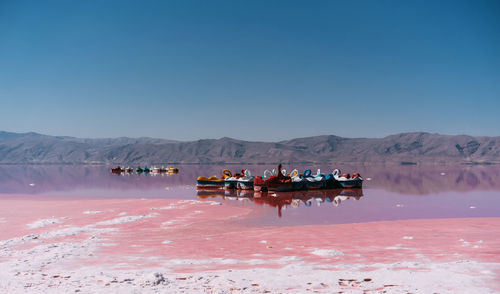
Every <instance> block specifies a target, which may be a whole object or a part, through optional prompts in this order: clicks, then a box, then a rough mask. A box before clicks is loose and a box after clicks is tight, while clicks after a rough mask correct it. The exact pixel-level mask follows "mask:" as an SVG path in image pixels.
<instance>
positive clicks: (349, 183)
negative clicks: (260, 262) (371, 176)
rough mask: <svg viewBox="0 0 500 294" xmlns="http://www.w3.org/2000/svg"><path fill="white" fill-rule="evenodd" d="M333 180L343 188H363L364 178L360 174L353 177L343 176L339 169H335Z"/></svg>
mask: <svg viewBox="0 0 500 294" xmlns="http://www.w3.org/2000/svg"><path fill="white" fill-rule="evenodd" d="M333 178H334V179H335V180H336V181H337V182H338V183H339V184H340V185H341V186H342V188H362V186H363V178H362V177H361V175H360V174H358V173H355V174H353V175H352V176H351V175H349V174H341V172H340V170H339V169H335V170H334V171H333Z"/></svg>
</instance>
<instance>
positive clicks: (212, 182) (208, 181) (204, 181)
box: [196, 169, 232, 188]
mask: <svg viewBox="0 0 500 294" xmlns="http://www.w3.org/2000/svg"><path fill="white" fill-rule="evenodd" d="M231 176H232V175H231V172H230V171H229V170H228V169H225V170H223V171H222V178H218V177H216V176H211V177H198V178H197V179H196V187H197V188H223V187H224V184H225V179H226V178H228V177H231Z"/></svg>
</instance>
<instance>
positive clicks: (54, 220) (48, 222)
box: [27, 218, 62, 229]
mask: <svg viewBox="0 0 500 294" xmlns="http://www.w3.org/2000/svg"><path fill="white" fill-rule="evenodd" d="M61 222H62V218H49V219H40V220H37V221H35V222H33V223H31V224H27V226H28V227H29V228H30V229H38V228H43V227H46V226H50V225H54V224H60V223H61Z"/></svg>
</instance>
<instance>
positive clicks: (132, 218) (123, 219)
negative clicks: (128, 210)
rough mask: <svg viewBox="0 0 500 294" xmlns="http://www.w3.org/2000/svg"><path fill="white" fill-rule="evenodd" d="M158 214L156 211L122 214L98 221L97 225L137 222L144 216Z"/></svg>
mask: <svg viewBox="0 0 500 294" xmlns="http://www.w3.org/2000/svg"><path fill="white" fill-rule="evenodd" d="M157 215H158V214H156V213H151V214H148V215H130V216H122V217H118V218H114V219H110V220H107V221H102V222H98V223H97V224H96V225H97V226H110V225H120V224H125V223H131V222H136V221H138V220H141V219H143V218H151V217H155V216H157Z"/></svg>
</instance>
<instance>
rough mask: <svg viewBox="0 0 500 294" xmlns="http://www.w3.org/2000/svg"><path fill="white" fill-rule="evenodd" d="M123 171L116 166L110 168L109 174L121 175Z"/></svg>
mask: <svg viewBox="0 0 500 294" xmlns="http://www.w3.org/2000/svg"><path fill="white" fill-rule="evenodd" d="M124 171H125V170H123V169H122V168H121V167H120V166H117V167H112V168H111V173H113V174H118V175H119V174H121V173H122V172H124Z"/></svg>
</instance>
